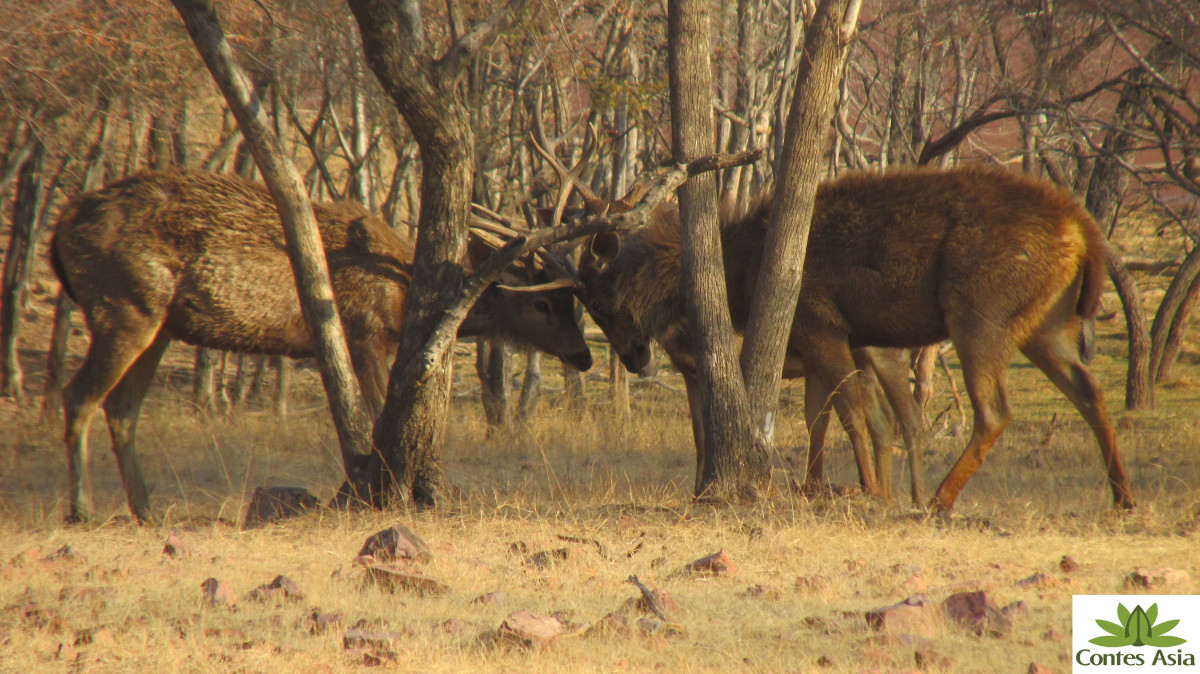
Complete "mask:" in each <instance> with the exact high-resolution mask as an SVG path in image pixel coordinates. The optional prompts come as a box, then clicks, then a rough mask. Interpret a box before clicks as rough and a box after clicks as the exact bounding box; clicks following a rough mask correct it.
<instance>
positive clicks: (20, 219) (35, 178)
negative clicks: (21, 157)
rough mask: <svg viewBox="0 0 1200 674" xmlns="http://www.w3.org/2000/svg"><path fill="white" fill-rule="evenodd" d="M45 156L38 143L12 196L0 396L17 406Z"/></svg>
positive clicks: (2, 289)
mask: <svg viewBox="0 0 1200 674" xmlns="http://www.w3.org/2000/svg"><path fill="white" fill-rule="evenodd" d="M45 157H46V146H45V145H43V144H42V143H41V142H40V141H39V142H38V143H37V144H36V145H35V146H34V148H33V151H32V152H30V153H29V156H28V157H26V159H25V161H24V162H22V163H21V169H20V171H19V173H18V176H17V189H16V194H15V195H14V196H13V208H12V231H11V232H10V234H9V243H8V250H7V251H6V252H5V256H4V277H3V283H2V285H0V396H5V397H10V398H14V399H15V400H16V401H17V402H18V403H21V402H24V400H25V376H24V373H23V372H22V370H21V361H20V353H19V349H18V348H17V346H18V333H19V332H20V328H21V316H20V312H21V305H22V304H23V296H24V294H25V286H26V285H27V284H28V282H29V272H30V269H29V264H28V263H27V262H28V260H29V258H30V255H29V252H30V251H31V250H32V249H33V246H34V245H35V244H36V241H35V235H36V230H37V222H38V210H39V201H40V200H41V190H42V167H43V165H44V163H45Z"/></svg>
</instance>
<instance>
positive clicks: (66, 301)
mask: <svg viewBox="0 0 1200 674" xmlns="http://www.w3.org/2000/svg"><path fill="white" fill-rule="evenodd" d="M74 312H75V302H74V301H72V300H71V298H70V297H68V296H67V293H66V292H64V291H63V290H62V289H59V291H58V299H57V300H56V301H55V304H54V327H53V328H51V330H50V349H49V353H48V354H47V356H46V386H45V388H44V389H43V391H44V393H43V396H42V416H43V417H44V418H46V419H49V418H52V417H56V416H58V415H59V414H61V413H62V402H63V401H62V388H63V386H64V384H65V382H66V379H67V353H68V346H69V343H70V338H71V314H73V313H74Z"/></svg>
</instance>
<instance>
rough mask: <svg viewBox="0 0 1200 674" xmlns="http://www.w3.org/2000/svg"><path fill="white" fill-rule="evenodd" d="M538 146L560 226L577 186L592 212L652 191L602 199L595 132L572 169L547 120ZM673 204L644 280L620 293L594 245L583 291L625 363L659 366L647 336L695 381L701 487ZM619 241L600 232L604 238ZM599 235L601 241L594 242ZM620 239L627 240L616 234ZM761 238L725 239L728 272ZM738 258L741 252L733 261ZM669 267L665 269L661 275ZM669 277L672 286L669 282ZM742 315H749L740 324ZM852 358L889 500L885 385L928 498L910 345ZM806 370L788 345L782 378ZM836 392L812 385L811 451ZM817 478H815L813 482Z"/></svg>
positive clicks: (727, 215) (641, 270) (662, 214)
mask: <svg viewBox="0 0 1200 674" xmlns="http://www.w3.org/2000/svg"><path fill="white" fill-rule="evenodd" d="M532 141H533V142H532V146H533V148H534V149H535V150H537V151H538V153H539V154H541V155H542V157H543V158H544V159H545V160H546V162H547V163H548V164H549V166H550V167H551V168H552V169H553V170H554V171H555V173H557V175H558V182H559V185H560V190H559V198H558V200H557V201H558V204H557V206H556V208H555V209H554V212H553V213H547V212H543V215H544V216H545V219H546V220H547V221H548V224H550V225H551V226H553V225H554V224H555V222H556V221H560V220H561V218H562V211H563V209H564V206H565V204H566V200H567V198H568V197H569V196H570V193H571V192H572V191H576V192H578V193H579V195H580V197H581V198H582V199H583V202H584V210H585V211H587V212H589V213H623V212H627V211H629V210H631V209H632V208H634V207H635V206H636V205H637V204H638V202H639V200H640V199H641V198H642V197H643V196H644V195H645V193H646V190H647V189H648V188H649V187H650V185H651V184H653V180H651V181H645V182H639V183H638V184H637V185H635V186H634V187H633V188H632V189H631V190H630V192H629V194H627V195H626V196H624V197H622V198H621V199H618V200H615V201H611V200H606V199H602V198H600V197H598V196H597V195H596V194H595V193H594V192H592V191H591V189H590V188H588V187H587V185H585V184H583V183H582V182H580V181H578V180H577V176H578V174H579V173H580V172H582V170H583V169H584V168H585V165H586V163H587V161H588V158H589V156H590V149H591V148H592V145H593V143H594V137H593V135H592V134H589V136H588V140H587V142H585V144H584V148H585V149H584V152H583V157H582V158H581V159H580V161H579V163H578V164H576V166H575V167H574V168H571V169H568V168H566V167H565V166H563V164H562V162H561V161H559V159H558V158H557V157H556V156H555V155H554V153H553V151H552V149H551V148H549V147H548V143H547V140H546V137H545V134H544V133H543V132H542V131H541V128H540V125H536V124H535V129H534V132H533V139H532ZM676 208H677V207H676V206H674V205H672V204H663V205H661V206H659V207H658V208H657V209H656V210H655V212H654V214H653V220H652V224H650V225H649V226H648V227H647V228H646V230H643V231H649V232H651V233H650V234H647V236H651V237H652V238H653V239H654V243H653V244H652V246H650V247H649V248H652V250H649V249H648V250H646V251H643V253H635V254H633V255H632V256H631V259H636V260H640V261H641V262H642V263H645V264H644V266H639V265H638V264H636V263H630V264H629V266H628V269H627V270H626V272H627V273H629V274H641V275H643V278H639V279H635V280H630V281H629V282H626V283H622V284H621V292H628V293H630V294H627V295H623V296H620V297H617V296H616V294H615V292H614V291H615V289H614V288H613V287H611V284H609V283H607V282H606V281H605V280H604V279H603V278H601V277H598V276H597V275H596V274H595V273H594V272H595V271H596V268H597V266H598V265H597V263H596V261H595V259H594V257H595V253H594V252H593V251H592V250H591V249H590V248H589V250H585V251H584V254H583V255H584V257H583V259H584V261H585V262H584V263H583V265H582V267H581V270H582V271H584V272H586V273H587V278H586V279H581V283H580V287H579V288H578V290H577V292H578V294H579V295H580V299H581V300H582V301H583V303H584V305H585V306H586V307H587V309H588V313H589V314H590V315H591V316H592V319H593V320H594V321H595V322H596V324H597V325H598V326H599V327H600V328H601V330H603V331H604V333H605V335H606V336H607V337H608V339H609V342H610V343H611V344H612V346H613V350H614V351H615V352H616V353H617V355H618V356H620V358H621V360H622V362H623V363H624V365H625V367H626V368H627V369H629V370H630V371H631V372H635V373H639V374H644V375H649V374H650V371H649V369H650V368H652V367H653V361H652V359H651V356H652V354H651V351H650V348H649V343H650V341H651V340H655V341H658V342H659V344H660V345H661V346H662V347H663V350H664V351H665V352H666V354H667V357H668V358H669V359H670V360H671V363H672V365H674V366H675V368H676V369H677V370H678V371H679V372H680V374H682V375H683V379H684V384H685V387H686V389H687V397H688V407H689V410H690V413H691V420H692V434H693V437H694V439H695V445H696V485H697V487H699V485H700V478H701V475H702V473H703V470H704V461H705V449H704V442H705V438H704V424H703V423H702V419H701V417H700V414H701V412H700V408H699V405H700V392H699V385H700V384H699V378H698V373H697V370H696V363H695V357H694V355H693V353H692V337H691V330H690V328H689V326H688V320H687V315H686V311H685V308H684V305H683V297H682V295H681V294H680V292H679V288H681V287H682V286H681V285H680V284H681V283H682V278H681V276H680V274H681V269H680V262H679V261H680V259H681V258H680V254H681V251H680V239H679V226H678V217H679V215H678V211H677V210H676ZM732 218H733V214H732V213H731V212H728V210H727V211H726V212H724V213H722V219H723V221H725V222H728V221H730V220H731V219H732ZM610 241H613V240H612V239H607V238H606V237H601V238H600V240H599V245H604V244H605V242H610ZM640 241H641V240H640V239H639V238H636V236H635V238H633V239H631V240H630V243H631V244H632V245H635V246H636V245H639V244H640ZM593 243H597V241H596V240H593ZM617 243H618V245H619V240H617ZM761 245H762V244H761V242H760V243H759V248H758V249H757V250H756V251H746V250H741V249H740V248H737V247H731V246H725V259H724V261H723V262H724V265H725V267H726V270H727V272H728V271H729V270H736V269H743V268H744V265H742V264H741V263H738V262H735V261H734V259H740V258H741V256H743V255H745V254H751V253H753V254H755V255H758V256H759V257H761V255H762V249H761ZM731 258H733V259H731ZM659 274H662V276H658V275H659ZM744 281H745V279H744V278H740V277H735V275H734V274H730V273H727V274H726V282H727V283H728V284H729V287H728V288H727V295H728V297H729V301H730V302H731V305H732V304H737V303H739V302H747V304H743V305H741V306H737V307H734V306H731V313H732V314H733V316H734V317H735V323H734V328H735V329H736V330H737V331H738V332H741V331H742V330H743V329H744V328H745V322H746V314H745V310H746V308H747V307H748V306H749V305H748V301H749V299H750V296H749V294H748V293H750V292H753V286H752V285H751V286H750V287H749V288H748V289H747V288H739V287H738V285H739V284H741V283H743V282H744ZM663 284H666V285H665V286H664V285H663ZM738 318H740V319H741V321H740V322H738V320H737V319H738ZM853 355H854V360H855V363H856V365H857V366H858V368H859V371H860V372H861V373H862V375H863V377H864V383H866V384H867V385H866V387H865V389H864V392H865V393H866V402H867V404H866V405H865V415H866V421H867V427H868V431H869V434H870V437H871V444H872V446H873V447H874V449H875V457H876V465H875V468H876V473H875V480H877V481H878V484H879V488H880V491H881V494H882V495H883V496H884V498H887V499H891V493H892V465H891V458H892V451H893V450H892V445H893V425H894V424H893V420H892V419H891V418H890V416H889V415H888V414H887V410H886V408H885V407H884V405H883V399H881V398H880V397H879V395H878V394H877V389H879V393H882V394H883V396H884V398H885V399H886V400H887V402H888V404H889V405H890V407H891V408H892V409H893V410H895V411H896V421H898V422H899V425H900V429H901V433H902V435H903V438H904V444H905V448H906V450H907V453H908V457H909V467H910V485H911V489H912V498H913V502H914V503H917V504H921V505H923V504H924V503H925V501H926V498H927V490H926V487H925V478H924V464H923V460H922V453H923V452H924V449H925V444H926V439H927V433H926V429H925V424H924V420H923V417H922V416H921V410H920V408H919V407H918V405H917V404H916V401H915V400H914V398H913V396H912V394H911V392H910V391H909V387H908V369H909V368H908V361H907V357H906V354H905V352H904V350H902V349H877V348H869V347H868V348H858V349H854V350H853ZM804 375H805V368H804V361H803V360H802V359H801V357H800V354H799V353H798V352H797V351H796V350H794V349H789V350H788V353H787V358H786V360H785V362H784V366H783V376H784V378H787V379H799V378H803V377H804ZM831 393H832V391H831V390H830V389H827V388H826V387H825V386H824V385H823V384H822V383H821V382H820V381H819V380H811V381H809V382H808V383H807V384H806V386H805V415H806V420H807V423H808V428H809V439H810V444H809V456H820V455H821V452H822V450H823V447H824V444H825V433H826V431H827V430H828V427H829V417H830V414H829V412H830V410H829V407H830V405H829V402H830V399H831V396H830V394H831ZM863 477H864V479H863V483H864V488H865V487H867V485H868V483H869V482H870V480H869V479H867V477H866V476H865V474H864V476H863ZM814 486H815V485H809V489H810V490H811V489H812V488H813V487H814Z"/></svg>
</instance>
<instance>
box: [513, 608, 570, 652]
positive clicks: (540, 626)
mask: <svg viewBox="0 0 1200 674" xmlns="http://www.w3.org/2000/svg"><path fill="white" fill-rule="evenodd" d="M562 631H563V625H562V623H561V622H559V620H558V618H552V617H550V616H544V615H538V614H536V613H530V612H529V611H516V612H515V613H510V614H509V615H508V617H507V618H505V619H504V622H503V623H501V624H500V630H499V631H498V632H497V633H496V639H497V640H498V641H500V642H501V643H509V644H516V645H519V646H524V647H527V648H545V647H547V646H549V645H551V644H553V643H554V642H555V640H557V639H558V637H559V635H560V634H562Z"/></svg>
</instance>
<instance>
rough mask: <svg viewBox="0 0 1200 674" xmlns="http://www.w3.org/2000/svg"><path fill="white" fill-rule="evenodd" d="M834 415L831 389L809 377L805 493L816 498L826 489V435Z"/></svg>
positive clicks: (816, 379)
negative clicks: (831, 403) (830, 395)
mask: <svg viewBox="0 0 1200 674" xmlns="http://www.w3.org/2000/svg"><path fill="white" fill-rule="evenodd" d="M832 413H833V409H832V405H830V401H829V389H827V388H825V385H824V384H823V383H821V378H820V377H817V376H809V377H808V378H806V379H805V380H804V422H805V423H806V424H807V425H808V461H807V465H806V467H805V473H804V493H805V494H806V495H808V496H815V495H817V494H819V493H821V492H822V491H823V490H824V489H825V488H826V487H825V484H824V483H825V476H824V472H825V434H826V433H827V432H828V431H829V415H830V414H832Z"/></svg>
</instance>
